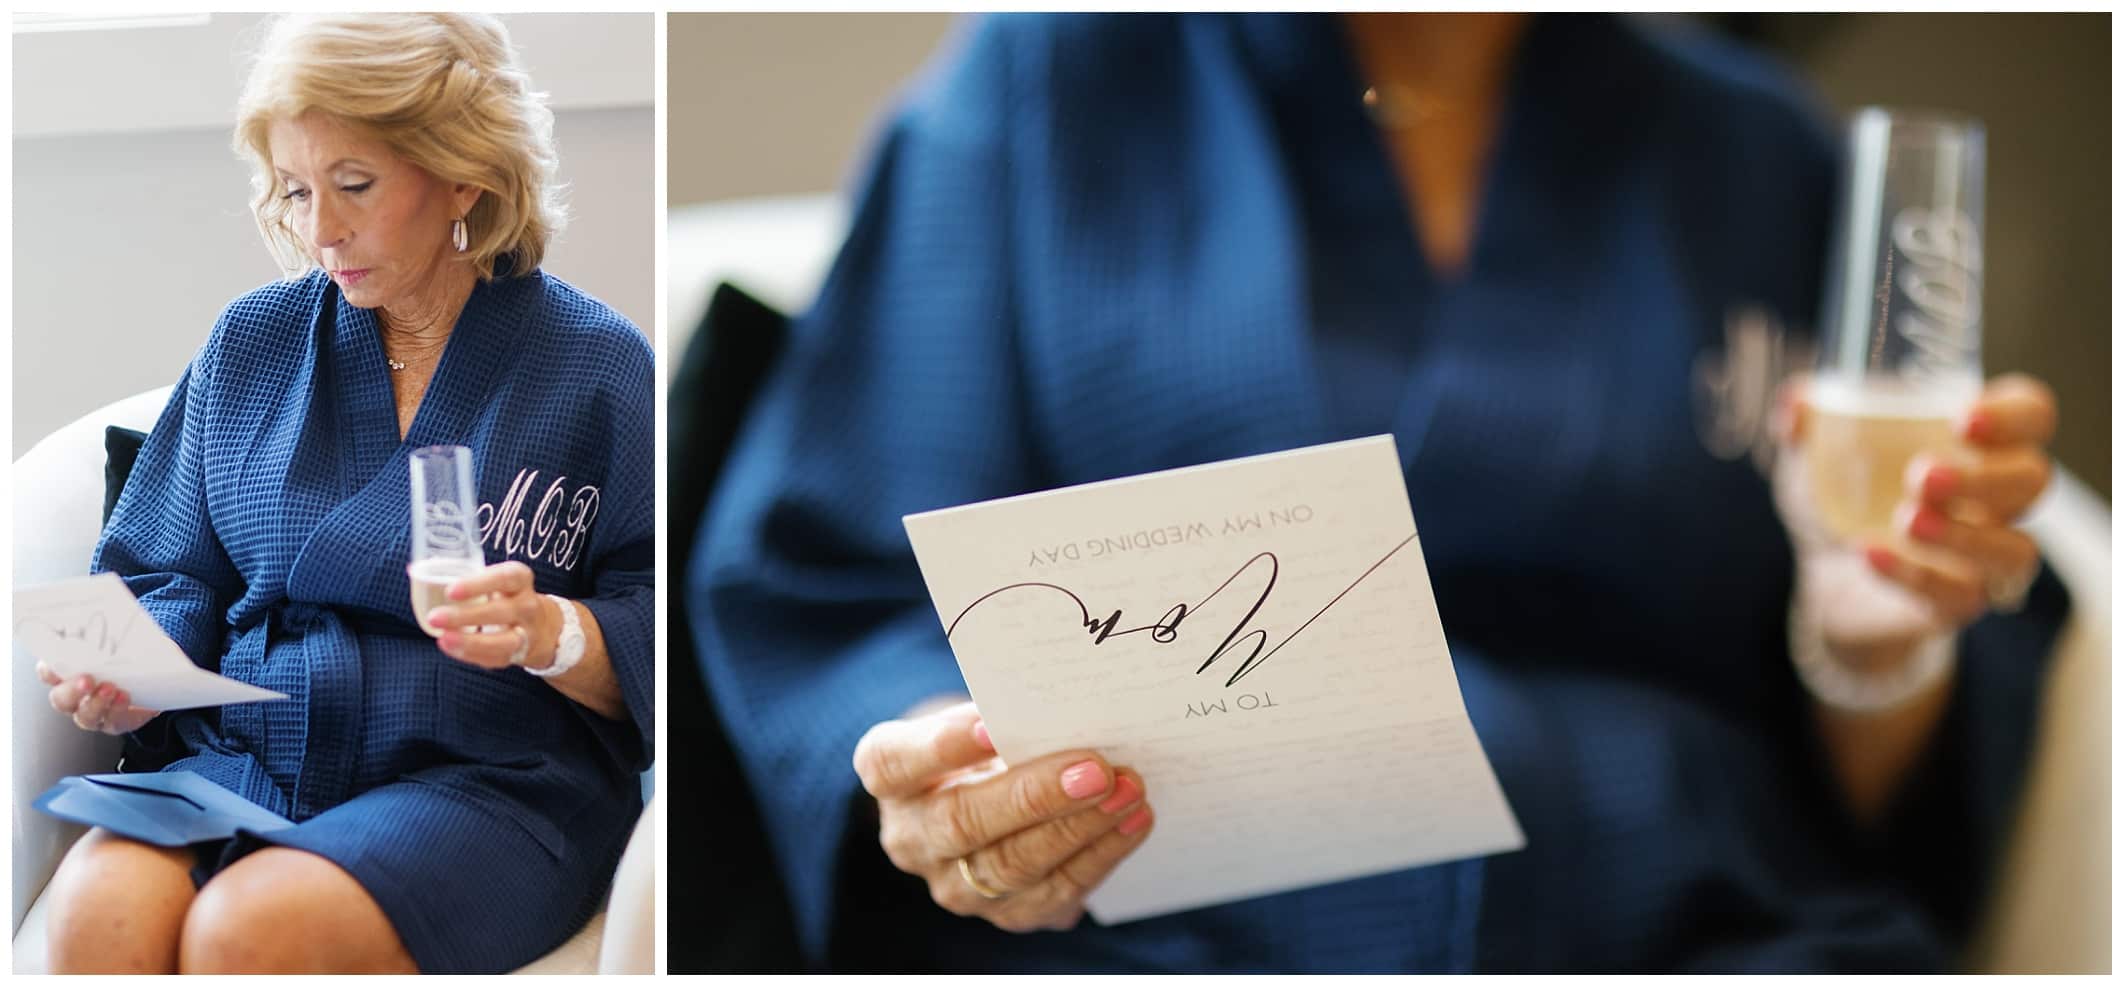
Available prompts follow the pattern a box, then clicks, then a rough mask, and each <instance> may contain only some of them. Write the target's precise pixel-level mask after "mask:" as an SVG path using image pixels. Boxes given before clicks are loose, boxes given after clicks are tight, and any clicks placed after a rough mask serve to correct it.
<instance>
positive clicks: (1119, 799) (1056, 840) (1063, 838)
mask: <svg viewBox="0 0 2124 987" xmlns="http://www.w3.org/2000/svg"><path fill="white" fill-rule="evenodd" d="M1116 775H1117V777H1116V778H1115V780H1114V785H1113V789H1112V791H1110V792H1108V793H1107V796H1106V798H1105V799H1103V800H1102V801H1100V802H1099V803H1097V804H1096V805H1093V806H1089V807H1085V808H1080V809H1079V810H1077V811H1075V812H1071V813H1069V814H1068V815H1065V816H1062V817H1061V818H1058V819H1051V820H1048V821H1047V822H1044V823H1041V824H1039V825H1036V826H1033V827H1031V828H1028V829H1023V830H1019V831H1018V832H1015V833H1012V834H1010V835H1009V836H1006V837H1004V838H1002V839H1000V840H997V841H996V842H994V843H992V844H989V845H988V846H986V847H983V848H981V849H979V850H975V851H974V852H972V853H969V854H967V855H966V864H967V867H968V869H970V870H971V871H972V872H973V874H974V878H975V880H978V881H980V882H981V883H982V885H984V886H986V887H988V888H991V889H995V890H1000V891H1004V892H1011V893H1016V892H1024V891H1028V890H1031V889H1033V888H1036V887H1038V886H1039V885H1041V884H1043V883H1046V882H1048V881H1049V879H1050V878H1051V877H1052V876H1054V874H1055V871H1056V869H1057V868H1059V867H1061V866H1062V863H1063V861H1066V860H1068V859H1070V858H1071V857H1074V856H1076V855H1077V854H1078V853H1079V852H1081V851H1083V850H1084V848H1085V847H1086V846H1088V845H1089V844H1091V842H1092V841H1094V840H1097V839H1098V838H1099V837H1101V836H1104V835H1106V833H1107V831H1108V830H1111V829H1113V828H1114V827H1115V826H1116V825H1119V824H1120V822H1121V819H1122V817H1123V815H1124V814H1125V813H1127V812H1131V811H1133V810H1134V809H1135V808H1136V807H1137V806H1139V805H1141V804H1142V803H1143V779H1142V778H1141V777H1140V776H1138V775H1136V774H1135V773H1134V772H1132V771H1119V772H1116ZM949 877H950V879H952V880H956V881H959V883H961V884H964V883H965V881H964V879H963V878H962V876H961V875H959V874H958V873H957V872H956V869H954V872H953V873H951V874H950V875H949ZM1063 890H1064V891H1068V890H1071V889H1070V888H1069V887H1065V888H1064V889H1063ZM1066 896H1067V895H1065V897H1066Z"/></svg>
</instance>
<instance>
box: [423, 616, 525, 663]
mask: <svg viewBox="0 0 2124 987" xmlns="http://www.w3.org/2000/svg"><path fill="white" fill-rule="evenodd" d="M528 633H529V632H528V631H519V630H517V629H516V627H515V626H514V625H511V626H509V627H508V628H507V629H506V630H502V631H499V632H496V633H492V634H481V633H478V632H476V631H462V630H450V631H444V632H443V634H442V636H441V637H439V638H436V639H435V646H436V647H438V648H441V649H442V652H443V654H446V655H449V656H450V657H452V658H455V659H457V660H458V661H462V662H467V663H469V664H473V665H478V666H479V667H481V668H507V667H509V659H510V658H511V657H513V656H514V655H515V654H516V649H518V648H520V647H523V646H524V642H525V641H526V640H528V638H526V637H525V635H526V634H528Z"/></svg>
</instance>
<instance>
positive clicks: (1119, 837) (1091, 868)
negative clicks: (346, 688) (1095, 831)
mask: <svg viewBox="0 0 2124 987" xmlns="http://www.w3.org/2000/svg"><path fill="white" fill-rule="evenodd" d="M1155 819H1156V817H1155V816H1154V815H1153V814H1152V813H1151V807H1150V806H1149V805H1148V804H1139V805H1137V806H1136V807H1135V808H1133V809H1129V810H1127V811H1126V812H1123V813H1122V814H1121V816H1120V819H1119V821H1118V822H1116V823H1115V825H1114V828H1113V829H1112V830H1110V831H1108V832H1105V833H1101V834H1099V838H1098V840H1096V841H1095V842H1093V843H1092V845H1090V846H1088V847H1085V848H1084V849H1083V850H1080V851H1078V852H1077V854H1076V855H1075V856H1072V857H1070V858H1069V859H1068V860H1065V861H1063V862H1062V865H1061V866H1060V867H1057V868H1056V869H1055V879H1056V880H1057V881H1058V882H1061V883H1063V884H1064V885H1065V886H1067V887H1070V888H1072V889H1074V890H1075V892H1076V896H1077V899H1078V900H1079V901H1082V900H1083V898H1084V897H1085V896H1086V895H1089V894H1091V893H1092V890H1093V889H1095V888H1097V887H1098V886H1099V885H1101V884H1104V883H1106V876H1107V875H1108V874H1111V873H1113V872H1114V868H1115V867H1118V866H1120V864H1121V861H1123V860H1125V859H1127V858H1128V855H1129V854H1131V853H1134V852H1135V851H1136V848H1137V847H1139V846H1142V845H1143V839H1144V837H1146V836H1149V835H1150V830H1151V823H1152V822H1153V821H1155Z"/></svg>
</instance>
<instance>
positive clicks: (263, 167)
mask: <svg viewBox="0 0 2124 987" xmlns="http://www.w3.org/2000/svg"><path fill="white" fill-rule="evenodd" d="M313 111H314V112H318V113H322V114H325V115H327V116H329V117H332V118H333V119H335V120H338V121H340V122H341V123H343V124H346V125H347V126H349V127H351V128H353V129H354V130H355V131H356V132H358V133H361V134H363V135H364V136H367V137H371V138H374V139H376V140H378V141H381V142H382V143H384V144H385V145H387V146H389V147H390V148H391V149H392V151H393V152H394V153H396V154H398V155H399V156H400V157H402V158H404V159H406V160H407V161H410V162H411V163H413V164H414V165H416V166H418V167H420V168H421V169H422V170H425V171H427V172H428V173H429V174H431V175H434V176H435V177H437V178H439V179H441V180H443V181H444V182H448V183H451V184H453V185H454V184H458V183H463V184H467V185H472V186H475V187H477V188H479V189H480V191H481V192H482V193H483V194H482V195H481V196H480V197H479V201H478V202H477V203H475V204H473V206H472V211H471V212H470V213H468V214H467V215H466V216H465V228H466V233H467V235H468V238H469V239H470V241H471V242H470V245H469V246H467V247H466V249H465V251H464V254H463V257H464V258H465V259H466V260H468V261H469V262H470V263H471V264H472V265H473V266H474V267H475V268H476V269H477V270H478V272H479V276H480V278H482V279H487V278H492V277H493V276H494V272H495V270H496V267H497V262H498V261H499V260H500V259H501V258H503V257H504V256H506V257H509V258H510V265H509V273H512V274H524V273H528V272H529V271H531V270H533V269H535V268H537V267H538V265H539V262H540V260H541V259H543V258H544V256H545V252H546V247H547V244H548V243H549V242H550V241H551V240H552V239H553V237H554V236H555V235H557V234H558V233H559V232H560V230H561V227H562V226H563V225H564V224H565V223H566V221H567V216H566V213H565V211H564V209H563V208H562V206H561V202H560V192H561V190H560V188H559V187H558V186H557V185H556V184H555V183H554V175H555V171H556V169H557V167H558V165H559V158H558V156H557V155H556V154H555V152H554V148H553V111H552V110H551V109H549V108H548V107H547V106H546V94H544V93H539V92H533V91H532V90H531V79H530V77H529V76H527V75H525V74H524V71H523V69H522V68H521V67H520V66H519V65H518V63H517V59H516V52H515V51H514V49H512V48H511V47H510V45H509V32H508V31H507V29H505V28H504V27H503V26H502V23H501V21H500V20H498V19H496V18H494V17H491V16H488V15H484V14H462V13H442V14H292V15H286V16H282V17H279V18H277V19H275V20H274V21H273V23H272V26H271V28H270V29H269V30H268V31H267V33H266V36H265V40H264V42H263V43H262V44H261V45H260V46H259V50H258V54H257V57H256V60H255V61H254V62H253V63H252V66H251V75H250V79H249V81H247V82H246V83H245V84H244V88H243V96H242V98H241V99H239V100H238V101H237V105H236V139H235V148H236V153H237V155H238V156H240V157H244V158H246V159H248V160H249V161H250V163H251V166H252V172H251V192H252V196H251V212H252V214H253V215H254V216H255V217H257V220H258V230H259V232H260V233H261V234H262V235H263V236H264V237H265V241H266V248H267V249H269V250H271V251H272V252H273V255H274V257H275V259H277V260H278V261H279V262H280V264H281V267H282V268H283V269H284V270H286V271H288V272H289V273H290V274H291V275H292V274H299V273H301V272H304V271H307V270H309V269H310V267H311V266H313V264H314V261H313V259H312V258H311V255H310V252H309V250H308V248H307V247H306V246H305V244H304V243H303V240H302V237H301V236H300V235H299V234H298V233H297V232H296V230H295V228H294V227H293V226H292V225H290V223H289V221H288V213H289V210H290V208H291V207H292V203H291V202H290V201H289V200H288V199H286V198H285V197H284V196H285V195H286V189H285V187H284V184H283V183H282V182H281V180H280V175H279V172H277V171H276V170H275V169H274V167H273V154H272V148H271V146H270V144H269V142H268V140H267V134H268V132H269V131H270V130H271V129H272V126H273V123H274V121H276V120H282V119H292V118H295V117H298V116H301V115H302V114H304V113H308V112H313ZM436 235H437V236H447V235H448V231H444V230H438V231H436Z"/></svg>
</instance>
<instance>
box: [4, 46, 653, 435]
mask: <svg viewBox="0 0 2124 987" xmlns="http://www.w3.org/2000/svg"><path fill="white" fill-rule="evenodd" d="M261 20H262V18H261V17H260V16H259V15H249V14H245V15H221V14H217V15H214V16H213V17H212V18H211V19H210V20H209V21H208V23H207V24H205V25H199V26H176V27H143V28H129V29H117V30H95V31H78V32H56V33H24V34H17V35H15V37H14V86H15V116H14V121H15V134H14V137H15V140H14V169H15V172H14V174H15V185H14V209H15V212H14V253H15V271H14V275H15V284H14V289H15V294H14V319H13V337H14V347H15V351H14V356H15V373H14V413H15V425H14V435H13V442H14V453H13V455H14V456H20V455H21V454H22V453H23V452H24V451H26V450H27V449H28V448H29V447H30V446H31V445H33V444H35V442H36V441H37V439H39V438H41V437H43V436H44V435H45V434H47V433H49V432H51V431H52V430H54V429H56V428H58V427H59V426H61V425H63V424H65V423H67V422H69V421H72V420H73V419H75V418H77V417H80V416H81V415H82V414H85V413H87V412H89V411H92V410H94V409H95V408H97V407H100V406H102V405H104V404H107V403H109V402H111V401H115V400H117V399H119V398H122V397H125V396H127V395H129V394H133V393H137V392H139V391H143V390H147V389H148V388H151V387H158V386H161V385H164V384H168V383H171V382H173V381H175V380H176V378H177V375H178V373H179V372H181V371H182V369H183V367H184V363H185V361H186V360H188V359H189V358H190V357H191V355H192V353H193V351H194V350H196V349H197V348H198V346H199V343H200V342H201V341H202V340H204V339H205V338H206V333H207V330H208V329H209V328H210V327H211V326H212V324H213V319H214V316H215V315H216V314H217V313H218V312H220V310H221V308H222V306H223V305H225V304H226V303H227V302H228V301H229V300H230V299H231V298H234V297H235V296H237V295H239V294H242V293H243V292H245V291H247V290H249V289H251V288H254V287H257V286H258V285H260V284H263V283H265V282H267V281H270V280H272V279H273V278H275V277H277V276H278V274H279V272H278V269H277V268H276V267H275V266H274V264H273V261H272V259H271V257H270V256H269V255H268V254H267V253H266V250H265V247H264V245H263V244H262V243H261V242H260V241H259V238H258V233H257V228H256V227H255V226H254V225H253V224H252V222H251V218H250V212H249V210H248V208H247V207H246V205H245V201H246V199H247V197H248V194H249V186H248V171H247V168H246V166H245V165H244V164H243V163H242V162H241V161H239V160H238V159H237V158H236V156H235V154H234V152H232V151H231V150H230V149H229V136H230V128H231V127H233V125H234V106H235V100H236V95H237V92H238V90H239V89H240V88H241V87H242V83H243V72H244V68H245V62H244V58H245V54H246V53H247V51H248V50H249V46H250V44H251V43H253V42H254V41H255V39H256V37H257V28H258V24H259V23H260V21H261ZM504 20H505V21H506V22H507V23H508V25H509V29H510V33H511V38H512V39H513V40H514V41H515V42H516V44H517V46H518V47H519V49H521V51H522V53H523V57H524V59H525V61H526V62H527V64H528V67H529V69H530V72H531V77H532V81H533V82H534V83H535V84H536V85H537V86H538V88H539V89H541V90H544V91H546V92H548V93H551V94H552V105H553V106H554V107H555V109H556V112H555V123H554V134H555V139H556V141H557V142H558V143H559V145H560V154H561V175H560V177H561V180H562V181H564V182H567V183H568V186H569V190H570V191H569V196H568V202H569V206H570V210H569V211H570V213H571V215H572V219H571V222H570V224H569V227H568V229H567V231H566V232H565V233H564V234H563V236H562V238H561V239H560V241H559V242H558V243H557V244H556V245H555V247H554V249H553V250H552V252H551V253H550V254H549V257H548V260H547V263H546V268H547V270H548V271H550V272H552V273H553V274H555V275H557V276H559V277H561V278H563V279H565V280H567V281H569V282H571V283H573V284H575V285H577V286H579V287H581V288H583V289H584V290H585V291H588V292H589V293H591V294H592V295H595V296H597V297H598V298H601V299H603V300H604V301H605V302H607V303H608V304H611V305H612V306H613V307H614V308H616V309H618V310H619V311H620V312H621V313H622V314H624V315H626V316H627V317H628V318H630V319H632V320H633V321H634V322H635V324H636V325H639V326H641V327H642V328H643V330H644V331H651V330H653V320H654V317H655V304H656V303H655V288H656V277H655V265H656V209H657V202H656V199H655V174H656V172H655V125H656V124H655V121H656V118H655V111H654V105H655V104H654V99H655V92H654V88H655V19H654V17H653V16H652V15H648V14H516V15H509V16H507V17H505V18H504Z"/></svg>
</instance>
